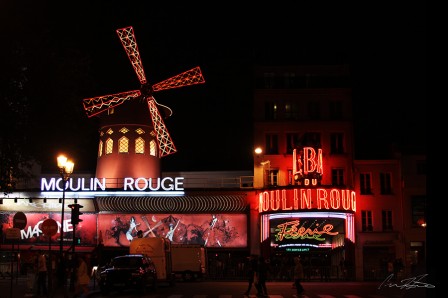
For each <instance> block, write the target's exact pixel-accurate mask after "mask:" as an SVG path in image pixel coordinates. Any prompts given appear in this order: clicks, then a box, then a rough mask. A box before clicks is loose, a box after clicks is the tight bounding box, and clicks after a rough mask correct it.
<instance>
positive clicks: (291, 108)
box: [285, 102, 299, 120]
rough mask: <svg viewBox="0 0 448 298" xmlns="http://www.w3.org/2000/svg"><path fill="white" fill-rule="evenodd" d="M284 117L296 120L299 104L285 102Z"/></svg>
mask: <svg viewBox="0 0 448 298" xmlns="http://www.w3.org/2000/svg"><path fill="white" fill-rule="evenodd" d="M285 119H286V120H297V119H299V105H298V104H297V103H295V102H287V103H286V104H285Z"/></svg>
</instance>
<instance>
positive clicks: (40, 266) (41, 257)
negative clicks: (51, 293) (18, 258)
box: [37, 250, 48, 296]
mask: <svg viewBox="0 0 448 298" xmlns="http://www.w3.org/2000/svg"><path fill="white" fill-rule="evenodd" d="M47 272H48V269H47V258H46V257H45V254H44V253H43V251H42V250H39V252H38V254H37V296H41V295H43V296H48V292H47Z"/></svg>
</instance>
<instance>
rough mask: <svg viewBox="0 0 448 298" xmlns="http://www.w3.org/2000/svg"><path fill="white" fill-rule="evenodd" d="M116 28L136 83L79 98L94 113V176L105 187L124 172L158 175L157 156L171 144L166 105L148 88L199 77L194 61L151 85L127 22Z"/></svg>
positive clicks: (134, 175)
mask: <svg viewBox="0 0 448 298" xmlns="http://www.w3.org/2000/svg"><path fill="white" fill-rule="evenodd" d="M116 32H117V34H118V37H119V38H120V41H121V43H122V45H123V47H124V49H125V51H126V54H127V55H128V57H129V60H130V61H131V64H132V66H133V68H134V71H135V73H136V74H137V77H138V80H139V81H140V84H141V87H140V89H138V90H131V91H126V92H120V93H115V94H110V95H104V96H98V97H92V98H86V99H84V100H83V105H84V109H85V111H86V113H87V116H88V117H93V116H98V117H100V123H101V127H100V131H99V133H100V142H99V147H98V160H97V166H96V175H95V176H96V178H100V179H101V178H106V186H107V188H120V187H122V186H123V184H122V181H123V178H125V177H132V178H140V177H143V178H158V177H160V158H162V157H164V156H167V155H170V154H173V153H175V152H176V151H177V150H176V147H175V146H174V143H173V141H172V139H171V136H170V134H169V133H168V130H167V128H166V126H165V123H164V120H163V119H166V118H167V117H169V116H171V114H172V111H171V109H170V108H168V107H167V106H164V105H162V104H159V103H158V102H157V101H156V100H155V98H154V97H153V94H154V92H157V91H162V90H166V89H172V88H179V87H184V86H189V85H196V84H201V83H204V82H205V80H204V78H203V76H202V73H201V69H200V68H199V67H195V68H193V69H190V70H188V71H186V72H183V73H181V74H178V75H176V76H174V77H172V78H169V79H166V80H164V81H162V82H159V83H157V84H154V85H152V86H151V85H150V84H149V83H148V82H147V80H146V76H145V72H144V70H143V66H142V61H141V59H140V53H139V51H138V47H137V43H136V40H135V35H134V30H133V28H132V27H126V28H122V29H118V30H116ZM120 105H121V106H120ZM118 106H120V107H118ZM150 120H151V121H150Z"/></svg>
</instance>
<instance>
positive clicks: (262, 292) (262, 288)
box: [255, 256, 268, 297]
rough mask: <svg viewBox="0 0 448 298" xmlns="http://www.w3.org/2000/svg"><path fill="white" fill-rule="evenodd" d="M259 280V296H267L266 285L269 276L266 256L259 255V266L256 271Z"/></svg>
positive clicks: (257, 286)
mask: <svg viewBox="0 0 448 298" xmlns="http://www.w3.org/2000/svg"><path fill="white" fill-rule="evenodd" d="M256 274H257V279H258V282H257V283H256V285H255V286H256V288H257V297H267V296H268V289H267V287H266V279H267V277H268V265H267V264H266V262H265V260H264V257H263V256H259V257H258V268H257V271H256Z"/></svg>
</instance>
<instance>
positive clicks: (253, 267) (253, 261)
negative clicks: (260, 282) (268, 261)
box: [244, 256, 258, 296]
mask: <svg viewBox="0 0 448 298" xmlns="http://www.w3.org/2000/svg"><path fill="white" fill-rule="evenodd" d="M257 267H258V261H257V258H256V257H255V256H250V257H249V264H248V268H247V272H246V274H247V282H248V285H247V290H246V292H244V295H245V296H249V295H250V291H251V290H252V285H254V278H255V273H256V272H257V270H258V268H257ZM255 288H256V285H255Z"/></svg>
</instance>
